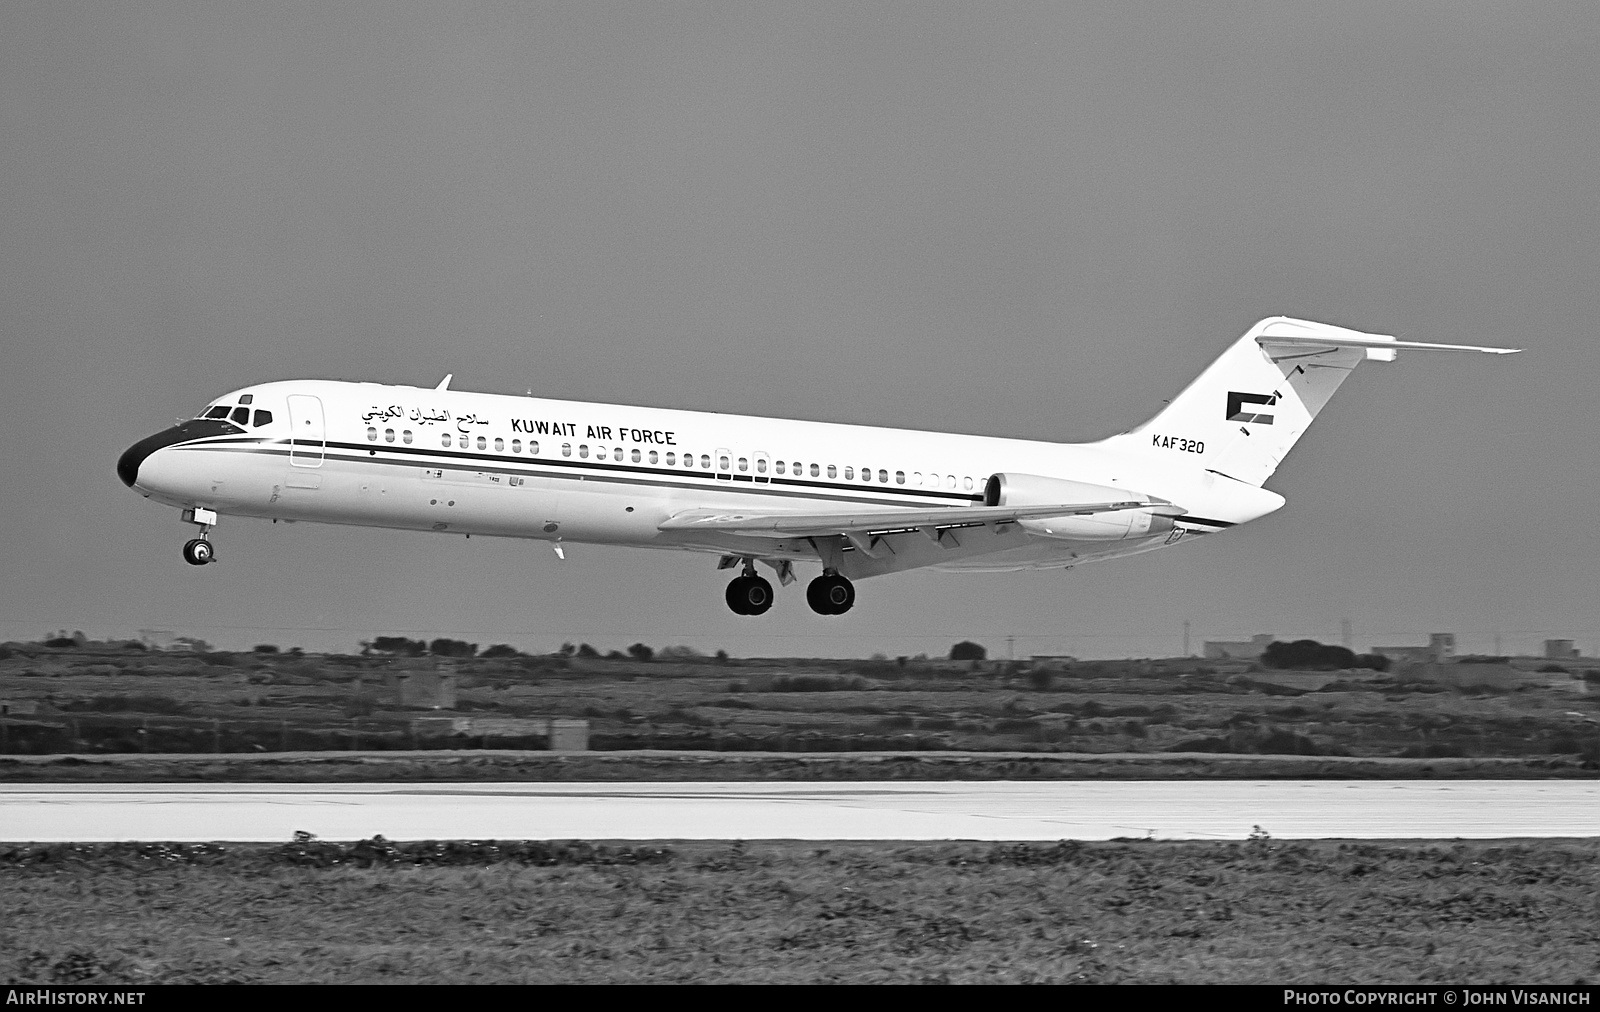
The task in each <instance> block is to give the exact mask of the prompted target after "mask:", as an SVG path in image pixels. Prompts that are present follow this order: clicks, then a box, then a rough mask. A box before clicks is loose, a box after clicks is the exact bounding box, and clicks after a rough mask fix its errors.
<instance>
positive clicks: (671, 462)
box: [667, 453, 678, 467]
mask: <svg viewBox="0 0 1600 1012" xmlns="http://www.w3.org/2000/svg"><path fill="white" fill-rule="evenodd" d="M667 466H668V467H677V466H678V455H677V454H676V453H669V454H667Z"/></svg>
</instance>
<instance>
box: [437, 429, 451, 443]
mask: <svg viewBox="0 0 1600 1012" xmlns="http://www.w3.org/2000/svg"><path fill="white" fill-rule="evenodd" d="M439 442H440V443H441V444H443V445H445V446H449V445H450V433H448V432H446V433H443V434H442V435H440V436H439Z"/></svg>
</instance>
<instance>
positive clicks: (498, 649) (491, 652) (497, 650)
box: [478, 643, 518, 657]
mask: <svg viewBox="0 0 1600 1012" xmlns="http://www.w3.org/2000/svg"><path fill="white" fill-rule="evenodd" d="M478 656H479V657H516V656H518V651H517V648H516V647H514V646H512V645H511V644H509V643H496V644H495V645H494V646H492V647H490V648H489V649H487V650H485V651H484V652H483V653H481V654H479V655H478Z"/></svg>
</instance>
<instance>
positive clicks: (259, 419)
mask: <svg viewBox="0 0 1600 1012" xmlns="http://www.w3.org/2000/svg"><path fill="white" fill-rule="evenodd" d="M252 424H254V425H256V426H262V425H271V424H272V412H270V411H262V410H261V409H260V408H257V409H256V420H255V422H254V423H252Z"/></svg>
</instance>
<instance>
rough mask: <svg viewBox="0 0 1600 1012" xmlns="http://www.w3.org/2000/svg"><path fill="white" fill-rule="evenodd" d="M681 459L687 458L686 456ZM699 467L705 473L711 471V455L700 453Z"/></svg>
mask: <svg viewBox="0 0 1600 1012" xmlns="http://www.w3.org/2000/svg"><path fill="white" fill-rule="evenodd" d="M683 459H684V460H688V459H689V458H688V457H687V456H685V457H684V458H683ZM700 466H701V467H703V468H704V469H706V470H707V471H709V470H711V454H709V453H702V454H701V455H700Z"/></svg>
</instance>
